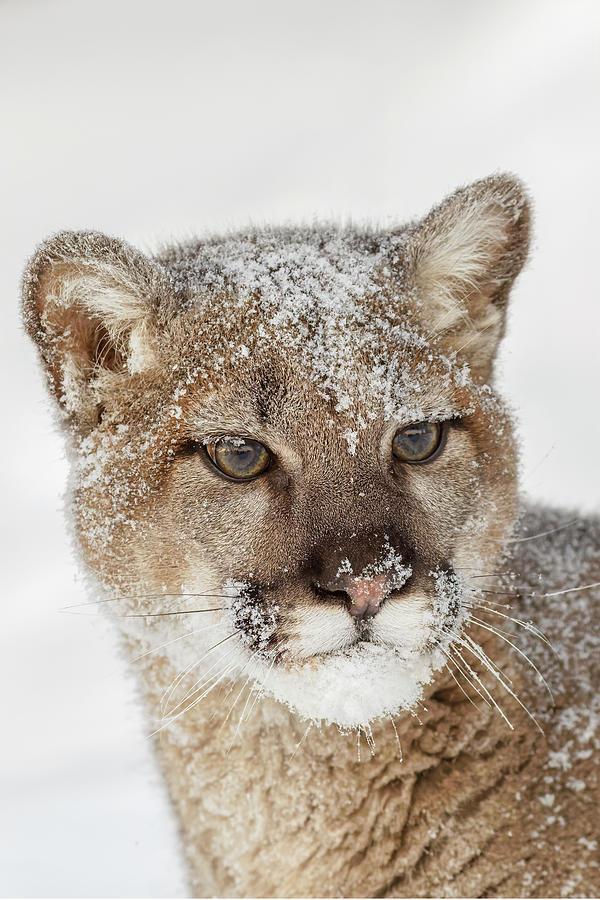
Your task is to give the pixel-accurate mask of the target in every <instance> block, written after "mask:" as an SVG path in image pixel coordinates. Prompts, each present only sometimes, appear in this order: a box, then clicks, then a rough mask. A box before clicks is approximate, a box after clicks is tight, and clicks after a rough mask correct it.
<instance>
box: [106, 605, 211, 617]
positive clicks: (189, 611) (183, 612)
mask: <svg viewBox="0 0 600 900" xmlns="http://www.w3.org/2000/svg"><path fill="white" fill-rule="evenodd" d="M226 608H227V607H225V606H215V607H211V608H210V609H178V610H175V612H159V613H124V614H123V615H115V616H114V617H113V618H115V619H156V618H158V617H160V616H188V615H192V614H193V613H203V612H222V611H223V610H224V609H226Z"/></svg>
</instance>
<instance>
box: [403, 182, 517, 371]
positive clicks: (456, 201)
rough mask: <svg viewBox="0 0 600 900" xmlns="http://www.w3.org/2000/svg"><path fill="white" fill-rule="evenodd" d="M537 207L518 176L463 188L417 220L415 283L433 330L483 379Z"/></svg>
mask: <svg viewBox="0 0 600 900" xmlns="http://www.w3.org/2000/svg"><path fill="white" fill-rule="evenodd" d="M530 223H531V209H530V205H529V199H528V197H527V192H526V190H525V188H524V187H523V185H522V184H521V182H520V181H519V179H518V178H516V177H515V176H514V175H494V176H491V177H490V178H484V179H482V180H481V181H476V182H474V183H473V184H470V185H468V186H467V187H464V188H460V189H459V190H458V191H456V192H455V193H454V194H451V195H450V196H449V197H447V198H446V200H444V201H443V202H442V203H440V205H439V206H437V207H435V209H433V210H432V211H431V212H430V213H429V215H428V216H426V217H425V218H424V219H423V220H422V221H421V222H419V223H417V225H416V226H413V228H412V230H411V232H410V235H409V241H408V252H407V258H408V268H409V278H410V281H411V282H412V286H413V287H414V288H415V289H416V293H417V297H418V298H419V300H420V302H421V303H422V304H423V308H424V310H425V314H426V321H427V325H428V327H429V329H430V330H431V332H432V333H433V334H435V335H437V336H438V338H439V340H440V341H441V343H442V346H444V347H445V348H446V351H447V352H456V353H457V354H458V355H459V356H460V355H462V356H463V357H464V358H465V359H466V360H468V363H469V366H470V368H471V371H472V373H473V375H474V376H475V378H476V379H478V380H481V381H485V380H487V379H488V377H489V376H490V374H491V370H492V365H493V361H494V357H495V354H496V350H497V347H498V343H499V341H500V339H501V337H502V336H503V334H504V329H505V325H506V307H507V304H508V296H509V292H510V289H511V287H512V284H513V282H514V280H515V278H516V277H517V275H518V274H519V272H520V271H521V268H522V266H523V264H524V262H525V260H526V258H527V252H528V248H529V234H530Z"/></svg>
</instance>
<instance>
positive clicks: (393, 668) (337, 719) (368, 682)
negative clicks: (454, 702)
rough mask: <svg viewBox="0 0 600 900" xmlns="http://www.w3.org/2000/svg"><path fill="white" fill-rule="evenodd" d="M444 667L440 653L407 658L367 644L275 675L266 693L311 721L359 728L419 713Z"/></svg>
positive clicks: (421, 654)
mask: <svg viewBox="0 0 600 900" xmlns="http://www.w3.org/2000/svg"><path fill="white" fill-rule="evenodd" d="M440 662H441V660H439V659H437V654H435V653H416V652H413V653H411V654H410V655H409V656H408V657H406V658H402V657H401V656H399V655H398V654H396V653H394V652H393V650H391V649H389V648H387V647H383V646H380V645H376V644H371V643H362V644H356V645H355V646H353V647H351V648H350V649H348V650H343V651H339V652H337V653H332V654H330V655H328V656H324V657H322V659H319V660H315V659H314V658H313V660H311V661H307V662H305V663H302V664H297V665H296V666H295V667H294V668H291V669H283V668H282V669H278V670H272V672H271V674H270V675H269V677H268V679H267V684H266V686H265V689H264V690H265V693H267V694H270V695H271V696H273V697H275V699H276V700H280V701H281V702H282V703H286V704H287V705H288V706H289V707H290V708H291V709H292V710H294V711H295V712H296V713H298V714H299V715H300V716H302V717H303V718H305V719H310V720H311V721H318V722H325V723H326V724H335V725H339V726H340V727H342V728H356V727H358V726H359V725H363V726H366V725H368V724H369V722H372V721H373V720H375V719H380V718H383V717H389V716H393V715H394V714H395V713H398V712H400V711H402V710H411V709H413V708H414V707H415V705H416V703H417V701H418V700H420V699H421V698H422V696H423V685H425V684H427V683H429V682H430V681H431V680H432V677H433V673H434V671H435V670H436V668H438V666H439V665H440ZM442 664H443V663H442ZM257 674H258V673H257ZM257 681H258V682H259V683H260V681H262V679H261V678H260V677H259V678H257Z"/></svg>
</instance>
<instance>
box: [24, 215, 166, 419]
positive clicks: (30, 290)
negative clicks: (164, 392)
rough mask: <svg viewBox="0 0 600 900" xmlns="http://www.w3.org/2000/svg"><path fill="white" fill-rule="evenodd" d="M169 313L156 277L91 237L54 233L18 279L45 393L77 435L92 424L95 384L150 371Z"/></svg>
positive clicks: (141, 262)
mask: <svg viewBox="0 0 600 900" xmlns="http://www.w3.org/2000/svg"><path fill="white" fill-rule="evenodd" d="M171 305H172V295H171V290H170V285H169V282H168V279H167V276H166V274H165V272H164V270H163V269H162V268H161V267H160V266H159V265H157V264H156V263H154V262H153V261H152V260H150V259H148V258H147V257H146V256H144V255H143V254H142V253H139V252H138V251H137V250H135V249H134V248H133V247H130V246H129V245H127V244H125V243H123V242H122V241H119V240H117V239H114V238H109V237H106V236H105V235H103V234H99V233H97V232H68V231H66V232H61V233H60V234H57V235H56V236H54V237H52V238H50V239H49V240H47V241H46V242H45V243H43V244H42V245H41V247H39V249H38V250H37V252H36V253H35V255H34V256H33V258H32V259H31V260H30V261H29V264H28V266H27V268H26V270H25V273H24V276H23V318H24V323H25V328H26V330H27V332H28V334H29V335H30V337H31V338H32V339H33V341H34V342H35V343H36V344H37V347H38V350H39V352H40V356H41V358H42V362H43V364H44V367H45V369H46V373H47V376H48V383H49V386H50V389H51V392H52V393H53V394H54V396H55V397H56V399H57V401H58V403H59V404H60V406H61V407H62V409H63V410H64V412H65V413H66V414H67V415H68V417H69V418H70V419H71V420H72V421H73V422H75V424H77V425H78V426H79V427H80V428H82V429H83V430H86V429H88V428H90V427H93V426H94V425H95V424H97V422H98V419H99V415H100V409H101V404H102V398H101V393H102V385H103V379H104V382H105V381H106V376H107V375H108V374H109V373H121V374H124V375H125V374H129V375H133V374H135V373H140V372H144V371H146V370H149V369H151V368H153V366H154V365H155V363H156V359H157V353H158V346H157V337H158V332H159V328H160V325H161V319H164V315H165V311H166V310H167V309H169V308H170V307H171Z"/></svg>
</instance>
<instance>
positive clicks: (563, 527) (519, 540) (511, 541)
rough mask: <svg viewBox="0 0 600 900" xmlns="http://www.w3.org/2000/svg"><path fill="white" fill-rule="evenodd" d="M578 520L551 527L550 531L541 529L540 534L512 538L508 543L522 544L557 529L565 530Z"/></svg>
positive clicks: (554, 532) (553, 532)
mask: <svg viewBox="0 0 600 900" xmlns="http://www.w3.org/2000/svg"><path fill="white" fill-rule="evenodd" d="M576 522H579V519H571V521H570V522H565V524H564V525H559V526H558V528H550V529H549V530H548V531H540V532H539V534H530V535H527V537H522V538H511V540H510V541H507V543H508V544H522V543H523V542H524V541H535V540H536V539H537V538H541V537H546V535H548V534H556V532H557V531H563V530H564V529H565V528H570V527H571V525H575V523H576Z"/></svg>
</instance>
